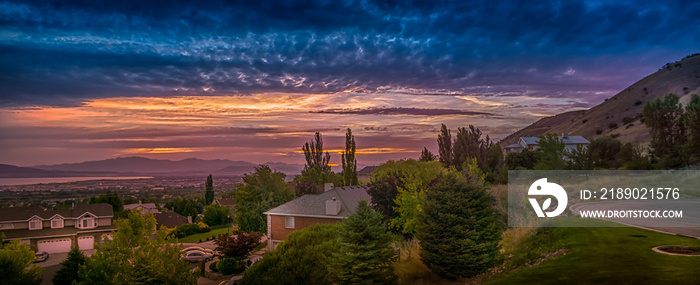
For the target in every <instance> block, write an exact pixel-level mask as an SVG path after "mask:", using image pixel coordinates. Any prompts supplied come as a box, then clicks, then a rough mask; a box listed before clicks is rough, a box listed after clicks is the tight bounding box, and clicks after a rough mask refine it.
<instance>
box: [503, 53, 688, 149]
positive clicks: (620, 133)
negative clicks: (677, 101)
mask: <svg viewBox="0 0 700 285" xmlns="http://www.w3.org/2000/svg"><path fill="white" fill-rule="evenodd" d="M668 93H675V94H677V95H678V96H681V102H682V103H684V104H685V103H687V102H688V101H689V100H690V94H698V95H700V55H698V54H696V55H694V56H689V57H686V58H684V59H683V60H681V61H677V62H674V63H671V64H667V65H666V66H664V67H663V68H661V69H659V71H657V72H655V73H653V74H651V75H649V76H647V77H645V78H644V79H642V80H640V81H638V82H637V83H635V84H632V85H631V86H630V87H628V88H626V89H625V90H623V91H621V92H620V93H618V94H616V95H615V96H613V97H611V98H610V99H608V100H606V101H605V102H603V103H601V104H599V105H597V106H595V107H593V108H591V109H588V110H584V111H573V112H566V113H562V114H559V115H556V116H553V117H547V118H543V119H540V120H539V121H537V122H535V123H534V124H532V125H530V126H527V127H525V128H523V129H521V130H519V131H517V132H515V133H513V134H511V135H509V136H507V137H506V138H504V139H503V140H501V141H500V142H499V143H500V144H501V145H502V146H505V145H508V144H512V143H515V142H517V140H518V138H519V137H522V136H538V135H542V134H545V133H548V132H549V133H556V134H558V133H564V132H566V133H569V134H571V135H580V136H584V137H585V138H587V139H589V140H590V139H593V138H596V137H599V136H607V135H612V136H614V137H617V138H618V139H619V140H621V141H622V142H633V143H639V144H647V143H649V130H648V128H646V126H644V124H642V123H641V122H640V120H639V119H640V117H641V115H640V114H641V113H642V108H643V107H644V103H646V102H647V101H651V100H654V99H655V98H658V97H663V96H664V95H666V94H668Z"/></svg>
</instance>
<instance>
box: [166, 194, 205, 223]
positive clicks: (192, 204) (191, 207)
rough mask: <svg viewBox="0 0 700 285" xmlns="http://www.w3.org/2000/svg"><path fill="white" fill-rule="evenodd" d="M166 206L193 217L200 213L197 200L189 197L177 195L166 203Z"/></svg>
mask: <svg viewBox="0 0 700 285" xmlns="http://www.w3.org/2000/svg"><path fill="white" fill-rule="evenodd" d="M165 208H166V209H169V210H171V211H173V212H175V213H178V214H180V215H182V216H185V217H188V216H189V217H192V218H193V219H194V218H196V217H197V215H198V214H199V210H198V209H197V201H195V200H192V199H187V198H181V197H176V198H174V199H172V200H170V201H168V202H167V203H165Z"/></svg>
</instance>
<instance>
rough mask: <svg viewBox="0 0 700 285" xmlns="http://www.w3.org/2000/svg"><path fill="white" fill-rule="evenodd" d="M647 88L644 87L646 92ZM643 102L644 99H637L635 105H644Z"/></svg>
mask: <svg viewBox="0 0 700 285" xmlns="http://www.w3.org/2000/svg"><path fill="white" fill-rule="evenodd" d="M646 90H647V89H646V88H644V91H645V92H646ZM642 103H644V102H642V100H637V101H635V102H634V105H635V106H639V105H642Z"/></svg>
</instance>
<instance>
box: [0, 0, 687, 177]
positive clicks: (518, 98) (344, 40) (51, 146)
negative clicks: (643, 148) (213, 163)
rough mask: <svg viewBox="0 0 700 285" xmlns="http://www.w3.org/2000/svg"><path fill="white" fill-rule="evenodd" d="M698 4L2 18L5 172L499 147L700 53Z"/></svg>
mask: <svg viewBox="0 0 700 285" xmlns="http://www.w3.org/2000/svg"><path fill="white" fill-rule="evenodd" d="M697 15H700V2H697V1H510V0H503V1H454V2H452V1H265V0H260V1H221V2H219V1H160V0H157V1H21V2H16V1H0V163H4V164H13V165H19V166H32V165H40V164H57V163H72V162H81V161H87V160H101V159H108V158H115V157H127V156H144V157H149V158H157V159H173V160H178V159H184V158H189V157H197V158H202V159H215V158H220V159H232V160H246V161H250V162H254V163H264V162H273V161H275V162H276V161H279V162H287V163H298V164H303V163H304V160H303V155H302V154H301V153H300V150H301V146H302V145H303V143H304V142H306V141H309V140H311V138H312V136H313V133H314V132H317V131H320V132H321V134H322V135H323V138H324V142H325V147H326V149H329V150H330V151H331V154H332V162H333V163H339V161H340V155H339V152H340V150H341V149H342V148H343V147H344V145H343V144H344V134H345V130H346V129H347V128H351V129H352V130H353V133H354V134H355V137H356V141H357V148H358V155H357V160H358V163H359V164H363V165H376V164H378V163H381V162H383V161H386V160H388V159H401V158H417V157H418V156H419V154H420V151H421V150H422V148H423V147H428V149H430V150H432V151H433V152H436V150H437V144H436V138H437V134H438V131H439V129H440V124H446V125H447V126H448V127H449V128H450V129H453V130H454V129H456V128H458V127H466V126H468V125H470V124H473V125H475V126H477V127H479V128H480V129H481V130H482V131H483V133H484V134H488V135H489V136H490V137H491V139H493V140H496V141H497V140H498V139H500V138H503V137H504V136H506V135H508V134H510V133H512V132H514V131H516V130H518V129H520V128H523V127H525V126H527V125H529V124H531V123H533V122H535V121H536V120H538V119H539V118H542V117H544V116H550V115H554V114H558V113H561V112H565V111H572V110H580V109H585V108H590V107H592V106H595V105H597V104H599V103H601V102H603V101H604V100H605V99H606V98H609V97H611V96H613V95H615V94H616V93H617V92H619V91H621V90H623V89H625V88H626V87H627V86H629V85H631V84H633V83H634V82H636V81H638V80H640V79H642V78H643V77H645V76H647V75H649V74H651V73H653V72H655V71H657V70H658V69H659V68H660V67H661V66H663V65H664V64H665V63H667V62H673V61H676V60H680V59H681V58H683V57H684V56H686V55H689V54H692V53H696V52H698V51H699V48H700V30H698V27H700V17H697Z"/></svg>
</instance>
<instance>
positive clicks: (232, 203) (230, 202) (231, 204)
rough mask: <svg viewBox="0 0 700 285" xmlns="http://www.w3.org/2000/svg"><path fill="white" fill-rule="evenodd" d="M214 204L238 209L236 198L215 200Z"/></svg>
mask: <svg viewBox="0 0 700 285" xmlns="http://www.w3.org/2000/svg"><path fill="white" fill-rule="evenodd" d="M214 203H216V204H219V205H221V206H226V207H229V208H231V209H233V208H234V207H236V198H219V199H214Z"/></svg>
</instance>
